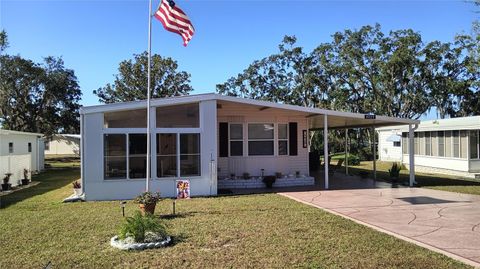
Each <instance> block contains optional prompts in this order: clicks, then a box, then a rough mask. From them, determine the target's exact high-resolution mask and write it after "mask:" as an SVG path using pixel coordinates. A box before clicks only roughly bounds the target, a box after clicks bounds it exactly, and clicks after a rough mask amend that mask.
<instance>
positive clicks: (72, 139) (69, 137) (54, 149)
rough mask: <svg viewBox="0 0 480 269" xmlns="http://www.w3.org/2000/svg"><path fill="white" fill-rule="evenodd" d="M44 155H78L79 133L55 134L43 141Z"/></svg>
mask: <svg viewBox="0 0 480 269" xmlns="http://www.w3.org/2000/svg"><path fill="white" fill-rule="evenodd" d="M45 155H47V157H48V156H59V155H61V156H80V135H78V134H56V135H53V136H52V138H50V139H49V140H48V141H45Z"/></svg>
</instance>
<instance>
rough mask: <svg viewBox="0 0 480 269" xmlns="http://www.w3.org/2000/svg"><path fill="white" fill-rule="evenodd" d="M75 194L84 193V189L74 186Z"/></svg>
mask: <svg viewBox="0 0 480 269" xmlns="http://www.w3.org/2000/svg"><path fill="white" fill-rule="evenodd" d="M73 194H75V195H76V196H80V195H82V189H81V188H73Z"/></svg>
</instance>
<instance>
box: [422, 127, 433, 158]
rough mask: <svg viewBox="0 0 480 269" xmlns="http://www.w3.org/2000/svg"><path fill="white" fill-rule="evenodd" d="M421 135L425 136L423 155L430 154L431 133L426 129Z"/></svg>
mask: <svg viewBox="0 0 480 269" xmlns="http://www.w3.org/2000/svg"><path fill="white" fill-rule="evenodd" d="M423 137H424V138H425V156H432V133H431V132H430V131H426V132H424V135H423Z"/></svg>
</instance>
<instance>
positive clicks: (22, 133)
mask: <svg viewBox="0 0 480 269" xmlns="http://www.w3.org/2000/svg"><path fill="white" fill-rule="evenodd" d="M0 134H2V135H9V134H16V135H34V136H43V134H40V133H29V132H20V131H13V130H5V129H0Z"/></svg>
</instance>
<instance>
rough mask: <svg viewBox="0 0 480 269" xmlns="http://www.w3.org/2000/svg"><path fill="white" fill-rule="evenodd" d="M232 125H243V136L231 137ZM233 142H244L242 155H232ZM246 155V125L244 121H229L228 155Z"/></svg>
mask: <svg viewBox="0 0 480 269" xmlns="http://www.w3.org/2000/svg"><path fill="white" fill-rule="evenodd" d="M231 125H241V126H242V138H241V139H238V138H234V139H232V138H231V134H230V132H231V129H230V128H231V127H230V126H231ZM232 142H242V155H232ZM243 156H245V126H244V124H243V122H229V123H228V157H243Z"/></svg>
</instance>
